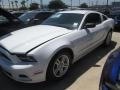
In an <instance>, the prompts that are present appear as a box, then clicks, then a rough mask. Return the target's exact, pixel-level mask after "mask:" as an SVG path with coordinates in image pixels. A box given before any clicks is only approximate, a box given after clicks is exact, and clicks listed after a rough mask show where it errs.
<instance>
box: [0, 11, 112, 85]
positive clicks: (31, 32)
mask: <svg viewBox="0 0 120 90" xmlns="http://www.w3.org/2000/svg"><path fill="white" fill-rule="evenodd" d="M113 28H114V21H113V20H112V19H110V18H108V17H107V16H105V15H103V14H101V13H99V12H95V11H87V10H79V11H76V10H75V11H63V12H59V13H56V14H54V15H53V16H51V17H50V18H48V19H47V20H45V21H44V22H43V23H42V24H41V25H38V26H33V27H28V28H24V29H22V30H18V31H15V32H12V33H10V34H8V35H5V36H4V37H2V38H1V39H0V67H1V68H2V70H3V72H4V73H5V74H6V75H7V76H9V77H10V78H12V79H14V80H16V81H19V82H24V83H37V82H41V81H45V80H50V79H52V80H53V79H59V78H62V77H63V76H64V75H65V74H66V73H67V71H68V70H69V67H70V65H71V64H73V63H74V62H76V61H77V60H79V59H80V58H82V57H83V56H85V55H86V54H88V53H89V52H90V51H92V50H93V49H95V48H96V47H98V46H99V45H101V44H102V43H104V44H105V45H107V46H108V45H109V44H110V42H111V37H112V30H113Z"/></svg>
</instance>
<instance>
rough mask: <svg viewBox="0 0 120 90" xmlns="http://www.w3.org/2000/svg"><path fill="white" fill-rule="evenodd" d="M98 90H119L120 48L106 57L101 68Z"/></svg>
mask: <svg viewBox="0 0 120 90" xmlns="http://www.w3.org/2000/svg"><path fill="white" fill-rule="evenodd" d="M99 90H120V48H119V49H117V50H116V51H115V52H113V53H112V54H111V55H110V56H109V57H108V59H107V61H106V63H105V65H104V68H103V72H102V76H101V80H100V89H99Z"/></svg>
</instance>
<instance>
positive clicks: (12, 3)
mask: <svg viewBox="0 0 120 90" xmlns="http://www.w3.org/2000/svg"><path fill="white" fill-rule="evenodd" d="M11 5H12V9H14V2H13V1H11Z"/></svg>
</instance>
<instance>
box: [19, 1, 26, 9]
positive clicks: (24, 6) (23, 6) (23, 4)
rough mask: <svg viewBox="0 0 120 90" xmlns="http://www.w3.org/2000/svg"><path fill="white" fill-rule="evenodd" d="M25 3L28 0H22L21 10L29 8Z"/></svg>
mask: <svg viewBox="0 0 120 90" xmlns="http://www.w3.org/2000/svg"><path fill="white" fill-rule="evenodd" d="M25 3H26V1H25V0H22V2H21V5H22V7H20V8H19V9H20V10H26V9H27V7H26V5H25Z"/></svg>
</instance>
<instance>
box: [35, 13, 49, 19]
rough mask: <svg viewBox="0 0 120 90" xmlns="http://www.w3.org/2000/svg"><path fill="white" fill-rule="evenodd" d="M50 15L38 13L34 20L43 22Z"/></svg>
mask: <svg viewBox="0 0 120 90" xmlns="http://www.w3.org/2000/svg"><path fill="white" fill-rule="evenodd" d="M50 15H51V14H50V13H39V14H38V15H36V17H35V18H36V19H39V20H45V19H47V18H48V17H49V16H50Z"/></svg>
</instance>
